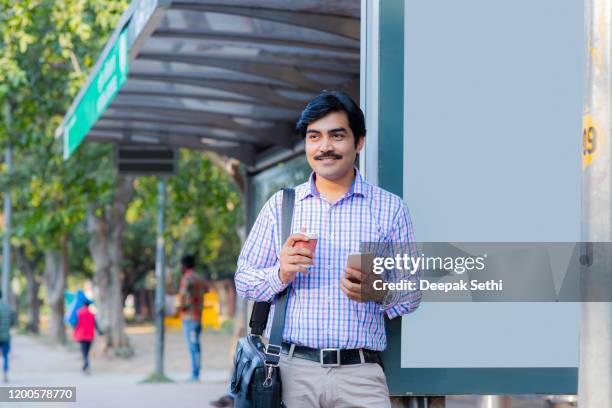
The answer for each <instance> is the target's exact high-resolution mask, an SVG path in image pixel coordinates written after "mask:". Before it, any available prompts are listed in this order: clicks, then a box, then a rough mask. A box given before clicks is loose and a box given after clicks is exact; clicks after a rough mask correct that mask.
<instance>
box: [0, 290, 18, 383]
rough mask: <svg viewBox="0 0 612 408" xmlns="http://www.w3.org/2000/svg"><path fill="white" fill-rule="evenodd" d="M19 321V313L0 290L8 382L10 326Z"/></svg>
mask: <svg viewBox="0 0 612 408" xmlns="http://www.w3.org/2000/svg"><path fill="white" fill-rule="evenodd" d="M16 322H17V315H16V314H15V311H14V310H13V309H12V308H11V306H10V305H9V304H8V303H7V302H6V300H5V298H4V296H2V291H1V290H0V349H2V359H3V363H2V381H4V382H5V383H7V382H8V369H9V352H10V351H11V333H10V328H11V326H13V325H14V324H15V323H16Z"/></svg>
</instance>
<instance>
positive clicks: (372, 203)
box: [235, 169, 421, 350]
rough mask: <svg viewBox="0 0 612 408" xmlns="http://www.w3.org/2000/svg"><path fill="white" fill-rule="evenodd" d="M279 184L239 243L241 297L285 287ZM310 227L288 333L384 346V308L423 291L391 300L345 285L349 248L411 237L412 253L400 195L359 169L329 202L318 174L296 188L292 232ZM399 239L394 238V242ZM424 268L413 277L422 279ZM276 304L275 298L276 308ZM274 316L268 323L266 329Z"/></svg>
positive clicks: (336, 344)
mask: <svg viewBox="0 0 612 408" xmlns="http://www.w3.org/2000/svg"><path fill="white" fill-rule="evenodd" d="M281 207H282V192H280V191H279V192H277V193H276V194H274V195H273V196H272V197H271V198H270V199H269V200H268V202H267V203H266V204H265V205H264V207H263V209H262V210H261V212H260V213H259V216H258V217H257V220H256V221H255V224H254V225H253V228H252V230H251V232H250V233H249V236H248V238H247V240H246V242H245V244H244V247H243V248H242V251H241V253H240V257H239V259H238V270H237V272H236V277H235V281H236V290H237V292H238V294H239V295H240V296H242V297H245V298H247V299H251V300H257V301H272V300H273V299H274V297H275V296H276V295H277V294H278V293H280V292H281V291H282V290H283V289H285V288H286V287H287V285H284V284H283V283H282V282H281V280H280V278H279V275H278V273H279V270H280V261H279V254H280V251H281V247H282V244H283V243H282V242H281V213H282V211H281ZM302 228H305V229H306V230H307V231H309V232H316V233H318V235H319V241H318V243H317V248H316V251H315V257H314V265H313V266H310V267H309V272H308V274H302V273H298V274H297V276H296V278H295V280H294V281H293V283H292V284H291V286H290V287H289V300H288V304H287V315H286V318H285V328H284V331H283V339H284V340H285V341H287V342H290V343H295V344H300V345H304V346H308V347H313V348H340V349H353V348H367V349H371V350H384V349H385V348H386V346H387V339H386V334H385V323H384V316H383V314H384V313H386V314H387V315H388V316H389V317H390V318H394V317H397V316H400V315H402V314H405V313H409V312H412V311H413V310H415V309H416V308H417V307H418V305H419V302H420V299H421V293H420V292H419V291H415V292H412V293H409V294H408V296H403V297H402V298H401V301H402V302H403V303H399V299H398V297H397V296H395V298H396V301H395V302H391V303H389V304H385V305H381V304H379V303H375V302H365V303H361V302H355V301H353V300H351V299H349V298H348V297H347V296H346V294H344V292H342V291H341V289H340V277H341V275H342V274H343V271H344V268H345V266H346V260H347V256H348V255H349V254H351V253H357V252H362V251H361V250H360V246H361V243H362V242H381V243H385V242H386V243H399V242H402V243H409V247H410V248H409V251H410V253H411V254H414V253H415V249H414V236H413V231H412V223H411V221H410V216H409V214H408V210H407V209H406V207H405V206H404V204H403V201H402V199H401V198H400V197H398V196H396V195H394V194H392V193H389V192H387V191H385V190H383V189H381V188H379V187H376V186H373V185H371V184H368V183H367V182H365V181H364V180H363V179H362V177H361V175H360V173H359V171H358V170H357V169H355V180H354V182H353V185H352V186H351V188H350V189H349V191H348V192H347V193H346V194H345V195H344V196H343V197H342V198H340V200H338V201H337V202H336V203H335V204H330V203H329V202H328V201H327V200H325V198H323V197H322V196H321V195H320V194H319V192H318V191H317V189H316V187H315V184H314V176H313V174H311V176H310V179H309V181H308V182H306V183H304V184H301V185H300V186H298V187H296V189H295V207H294V213H293V222H292V226H291V231H292V233H296V232H299V231H300V230H301V229H302ZM392 246H395V245H392ZM419 275H420V273H416V274H414V275H410V276H409V277H408V278H409V279H411V280H417V279H418V278H419ZM273 310H274V306H272V313H270V316H273ZM271 323H272V317H270V318H269V319H268V328H267V330H266V333H267V335H268V336H269V331H270V326H271Z"/></svg>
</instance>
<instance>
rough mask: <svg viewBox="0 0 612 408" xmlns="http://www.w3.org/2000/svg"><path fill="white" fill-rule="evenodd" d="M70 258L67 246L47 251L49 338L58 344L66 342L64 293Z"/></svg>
mask: <svg viewBox="0 0 612 408" xmlns="http://www.w3.org/2000/svg"><path fill="white" fill-rule="evenodd" d="M67 261H68V257H67V249H66V246H64V248H62V249H60V250H56V249H53V250H51V249H49V250H47V251H45V274H44V282H45V287H46V289H47V301H48V303H49V309H50V310H51V316H50V321H49V336H50V337H51V340H53V341H55V342H58V343H65V342H66V328H65V326H64V291H65V289H66V276H67V275H68V262H67Z"/></svg>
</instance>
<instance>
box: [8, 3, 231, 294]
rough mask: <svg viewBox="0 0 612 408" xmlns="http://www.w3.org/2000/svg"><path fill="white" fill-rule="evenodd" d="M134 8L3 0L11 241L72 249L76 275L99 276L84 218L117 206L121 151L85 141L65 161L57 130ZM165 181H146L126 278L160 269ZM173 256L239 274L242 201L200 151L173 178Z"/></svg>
mask: <svg viewBox="0 0 612 408" xmlns="http://www.w3.org/2000/svg"><path fill="white" fill-rule="evenodd" d="M127 4H128V1H127V0H116V1H110V0H62V1H56V0H19V1H15V0H0V149H1V150H4V148H5V147H6V146H7V145H9V144H10V145H11V146H12V148H13V163H14V166H13V170H12V172H11V173H10V174H9V172H8V171H7V167H6V165H5V164H2V165H1V167H0V191H7V190H9V189H10V191H11V194H12V200H13V220H12V225H13V237H12V243H13V245H17V246H24V247H26V248H27V253H28V254H30V255H31V256H32V257H34V256H35V255H36V254H40V253H41V251H44V250H45V249H57V248H59V247H60V246H62V245H64V243H67V245H68V249H69V253H70V262H71V263H70V270H71V271H73V272H76V273H79V274H80V277H90V276H91V274H92V269H93V268H92V265H91V259H90V256H89V254H88V247H87V244H88V233H87V230H86V228H85V224H84V223H85V214H86V211H87V209H88V208H89V207H91V206H95V207H96V208H98V209H102V208H104V207H105V206H108V205H109V204H110V203H111V202H112V199H113V195H114V193H115V185H116V183H115V181H116V178H117V174H116V172H115V170H114V165H113V162H112V160H113V156H114V155H113V146H111V145H101V144H92V143H85V144H84V145H82V146H81V147H79V149H78V150H77V151H76V153H75V155H74V156H73V157H71V158H70V160H67V161H64V160H63V157H62V151H61V149H62V146H61V139H58V138H56V136H55V131H56V129H57V128H58V126H59V124H60V123H61V120H62V118H63V116H64V115H65V113H66V111H67V110H68V108H69V106H70V103H71V102H72V100H73V99H74V97H75V96H76V94H77V92H78V91H79V89H80V88H81V87H82V86H83V84H84V82H85V80H86V78H87V75H88V73H89V71H90V70H91V68H92V67H93V65H94V63H95V62H96V60H97V58H98V55H99V53H100V52H101V50H102V48H103V47H104V45H105V43H106V41H107V39H108V37H109V36H110V34H111V33H112V31H113V29H114V28H115V26H116V24H117V22H118V19H119V16H120V15H121V13H122V12H123V10H125V8H126V7H127ZM156 182H157V180H156V179H155V178H151V177H148V178H141V179H139V180H137V189H136V194H135V197H134V199H133V200H132V202H131V204H130V206H129V210H128V214H127V221H128V228H127V231H126V236H125V241H124V257H125V279H126V283H127V284H128V285H130V284H134V283H135V281H137V280H138V279H139V278H140V277H141V276H142V275H143V274H144V273H146V271H149V270H151V269H152V268H153V267H154V257H155V232H156V231H155V227H156V213H157V183H156ZM167 203H168V204H167V212H166V215H167V221H166V225H167V234H166V238H167V243H168V245H167V251H168V253H167V255H168V258H167V259H168V261H169V262H170V263H171V264H173V265H176V264H177V262H178V260H180V257H181V256H182V255H183V254H185V253H187V252H190V253H195V254H196V255H197V259H198V261H199V265H200V268H202V269H203V270H204V271H205V272H206V273H207V274H208V275H209V276H210V277H212V278H222V277H226V276H230V275H232V274H233V272H234V268H235V259H236V257H237V255H238V251H239V249H240V240H239V238H238V236H237V234H236V230H237V227H238V226H239V225H240V224H241V223H242V210H241V208H240V194H239V192H238V191H237V190H236V188H235V186H234V184H233V183H232V181H231V179H230V178H229V177H228V176H227V175H226V174H225V173H224V172H223V171H222V170H221V169H219V168H217V167H216V166H214V165H213V164H212V163H211V162H210V161H209V160H208V159H207V158H206V156H205V155H203V154H202V153H201V152H194V151H183V152H182V156H181V159H180V162H179V171H178V172H177V175H176V176H174V177H172V178H170V179H169V186H168V200H167Z"/></svg>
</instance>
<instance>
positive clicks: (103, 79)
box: [64, 29, 128, 159]
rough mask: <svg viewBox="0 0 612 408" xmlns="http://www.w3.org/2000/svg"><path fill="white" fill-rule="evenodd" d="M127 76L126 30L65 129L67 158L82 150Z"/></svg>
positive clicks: (65, 157) (92, 81) (65, 153)
mask: <svg viewBox="0 0 612 408" xmlns="http://www.w3.org/2000/svg"><path fill="white" fill-rule="evenodd" d="M127 73H128V30H127V29H124V30H123V31H122V32H121V34H120V35H119V37H118V38H117V41H116V42H115V44H114V45H113V47H112V48H111V50H110V51H109V53H108V54H107V55H106V58H105V59H104V62H103V63H102V65H101V66H100V69H99V70H98V72H97V73H96V74H95V76H94V77H93V78H92V80H91V81H90V82H89V85H88V87H87V90H86V91H85V93H84V94H83V97H82V98H81V100H80V101H79V104H78V105H77V107H76V108H75V109H74V111H73V112H72V115H70V117H69V118H68V120H67V121H66V125H65V128H64V159H68V158H69V157H70V156H71V155H72V153H74V151H75V150H76V149H77V148H78V147H79V145H80V144H81V142H82V141H83V139H85V136H87V133H88V132H89V130H90V129H91V127H92V126H93V125H94V123H96V121H97V120H98V118H99V117H100V115H102V113H103V112H104V110H105V109H106V108H107V106H108V104H109V103H110V102H111V100H112V99H113V97H114V96H115V95H116V94H117V92H118V91H119V89H120V88H121V85H123V83H124V82H125V80H126V79H127Z"/></svg>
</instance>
